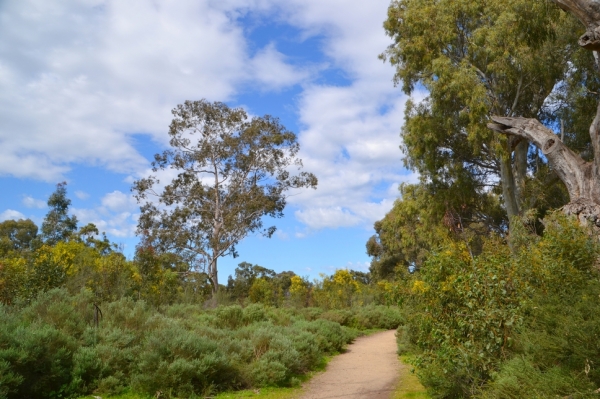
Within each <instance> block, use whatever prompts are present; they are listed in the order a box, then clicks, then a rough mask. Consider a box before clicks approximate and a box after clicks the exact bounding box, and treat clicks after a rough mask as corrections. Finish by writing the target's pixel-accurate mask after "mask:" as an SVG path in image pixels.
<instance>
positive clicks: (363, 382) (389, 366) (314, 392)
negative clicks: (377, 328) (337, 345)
mask: <svg viewBox="0 0 600 399" xmlns="http://www.w3.org/2000/svg"><path fill="white" fill-rule="evenodd" d="M395 332H396V331H395V330H390V331H384V332H380V333H377V334H373V335H370V336H368V337H361V338H358V339H357V340H356V341H355V342H354V343H353V344H352V345H349V346H348V350H347V351H346V352H345V353H343V354H341V355H339V356H336V357H335V358H333V359H332V360H331V362H330V363H329V364H328V365H327V369H326V370H325V372H324V373H322V374H319V375H317V376H315V377H314V378H313V379H312V380H311V381H309V382H308V383H307V384H306V386H305V392H304V394H303V395H302V396H301V397H300V399H329V398H348V399H359V398H360V399H384V398H385V399H388V398H390V396H391V394H392V392H393V391H394V388H395V386H396V383H397V382H398V376H399V372H400V362H399V361H398V355H397V354H396V338H395V335H394V333H395Z"/></svg>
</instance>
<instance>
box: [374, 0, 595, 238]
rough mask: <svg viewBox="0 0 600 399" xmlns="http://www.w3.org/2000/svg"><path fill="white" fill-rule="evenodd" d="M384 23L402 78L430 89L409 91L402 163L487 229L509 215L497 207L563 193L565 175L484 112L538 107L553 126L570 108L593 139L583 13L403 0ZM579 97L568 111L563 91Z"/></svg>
mask: <svg viewBox="0 0 600 399" xmlns="http://www.w3.org/2000/svg"><path fill="white" fill-rule="evenodd" d="M384 28H385V30H386V32H387V34H388V35H389V36H390V37H391V38H392V39H393V44H391V45H390V46H389V47H388V48H387V50H386V51H385V52H384V53H383V54H382V55H381V58H383V59H385V60H388V61H389V62H390V63H391V64H392V65H394V66H395V67H396V74H395V82H396V83H401V84H402V87H403V90H404V91H405V92H406V93H412V92H413V91H414V89H415V87H417V86H421V87H424V88H425V89H426V90H427V98H426V99H425V100H424V101H422V102H420V103H417V102H415V101H409V102H408V103H407V106H406V110H405V115H406V123H405V124H404V126H403V128H402V138H403V143H404V149H405V154H406V158H405V163H406V164H407V166H409V167H410V168H412V169H414V170H415V171H417V172H419V174H420V176H421V177H422V182H423V185H424V187H427V189H428V191H429V192H430V193H431V195H433V196H434V197H433V198H434V202H435V203H436V206H435V208H437V207H440V206H442V207H445V208H446V209H445V211H448V212H450V213H451V214H455V215H458V216H460V218H461V219H464V220H467V221H469V222H471V223H473V222H474V223H477V224H481V225H482V226H483V227H485V229H484V230H488V231H489V230H497V229H498V227H502V223H500V224H498V216H500V217H501V218H502V219H504V220H503V223H504V224H506V223H507V222H508V220H507V219H506V213H508V215H509V216H511V217H512V216H515V215H518V214H519V213H520V212H523V211H525V210H527V209H531V208H538V209H541V210H542V214H543V212H545V211H546V210H547V209H548V208H556V207H559V206H561V205H564V203H565V201H566V200H568V198H567V196H566V195H565V190H564V187H563V185H562V184H561V183H560V180H559V179H557V178H556V175H555V174H554V173H552V172H550V173H549V171H548V169H547V168H546V167H544V166H543V164H544V159H543V158H542V157H540V156H539V155H538V151H537V150H535V151H530V150H529V147H530V144H529V143H528V142H526V141H520V139H517V138H513V137H506V136H503V135H498V134H497V133H494V132H492V131H491V130H490V129H488V128H487V123H488V121H489V117H490V116H491V115H499V116H521V117H528V118H536V117H541V118H542V119H543V121H545V122H547V123H548V124H550V125H553V126H554V127H556V126H557V125H559V126H560V123H557V118H560V119H561V120H566V119H567V118H566V117H569V118H570V120H569V121H568V127H567V129H568V134H570V135H571V136H569V138H571V137H573V138H574V137H575V136H577V137H578V139H577V140H579V141H581V142H580V144H582V145H583V147H586V146H588V147H589V144H584V143H589V137H587V138H585V137H584V135H582V134H581V133H585V132H586V131H587V128H588V125H589V115H590V114H587V113H584V112H587V110H588V108H589V106H590V105H591V103H592V102H594V104H595V101H594V100H593V98H594V97H597V96H596V95H592V94H591V93H589V92H586V88H585V87H586V86H585V83H586V82H588V81H594V80H597V76H596V77H595V78H592V77H591V76H592V75H597V74H595V73H590V72H591V70H592V68H591V65H593V57H592V56H591V54H589V51H588V52H587V54H585V52H583V51H581V50H577V49H576V47H577V46H574V45H573V43H575V42H576V41H577V36H578V35H580V32H581V29H582V27H581V26H580V24H579V22H578V21H576V20H575V18H573V17H572V16H571V15H569V14H568V13H564V12H561V11H560V10H559V8H558V7H556V6H555V5H554V4H552V3H548V2H547V1H544V0H535V1H530V0H510V1H503V0H502V1H501V0H494V1H486V2H474V1H469V0H459V1H455V0H442V1H433V0H394V1H392V2H391V4H390V7H389V9H388V15H387V20H386V21H385V22H384ZM586 57H587V58H586ZM584 58H585V60H584ZM574 60H575V61H576V64H574V63H573V61H574ZM559 87H562V88H563V89H564V90H560V89H559ZM592 87H595V86H592ZM553 91H554V93H553ZM551 93H553V94H554V95H555V96H556V99H555V100H551V98H549V95H550V94H551ZM561 93H562V94H561ZM575 93H579V95H578V94H575ZM574 97H577V98H582V99H585V100H584V101H582V104H581V106H578V107H576V109H572V110H571V111H572V112H573V114H572V115H571V116H569V115H567V114H569V111H566V109H567V108H568V107H567V106H566V103H565V101H564V100H565V99H567V98H568V99H569V100H572V99H573V98H574ZM583 103H585V105H584V104H583ZM594 107H595V105H594ZM542 109H543V110H544V112H540V111H541V110H542ZM592 115H593V112H592ZM583 118H586V120H587V122H585V129H583V130H581V124H579V125H578V126H577V127H575V124H576V122H575V121H576V120H579V119H583ZM576 129H578V130H577V131H576ZM577 140H575V141H577ZM528 156H530V159H529V160H528ZM425 183H426V184H425ZM490 186H492V187H493V190H490ZM541 187H543V188H545V189H546V190H544V189H541ZM549 192H552V193H553V194H554V195H548V194H549ZM500 194H501V196H500ZM502 202H504V205H505V207H504V209H501V208H498V207H497V206H495V205H496V204H497V203H502ZM498 211H500V215H498ZM437 212H439V211H437ZM434 213H436V211H435V210H434ZM438 220H440V219H438ZM432 244H434V243H432Z"/></svg>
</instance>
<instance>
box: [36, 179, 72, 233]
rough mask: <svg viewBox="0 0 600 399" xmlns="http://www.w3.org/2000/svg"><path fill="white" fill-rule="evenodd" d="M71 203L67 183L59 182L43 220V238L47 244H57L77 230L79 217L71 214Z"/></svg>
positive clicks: (49, 200)
mask: <svg viewBox="0 0 600 399" xmlns="http://www.w3.org/2000/svg"><path fill="white" fill-rule="evenodd" d="M70 205H71V200H70V199H69V198H67V183H66V182H62V183H58V184H57V185H56V191H54V192H53V193H52V194H51V195H50V198H48V207H49V208H50V210H49V211H48V213H47V214H46V217H45V218H44V221H43V222H42V239H43V240H44V242H45V243H46V244H48V245H55V244H57V243H58V242H59V241H64V240H67V239H69V237H71V234H73V233H74V232H75V231H76V230H77V217H76V216H75V215H72V216H69V206H70Z"/></svg>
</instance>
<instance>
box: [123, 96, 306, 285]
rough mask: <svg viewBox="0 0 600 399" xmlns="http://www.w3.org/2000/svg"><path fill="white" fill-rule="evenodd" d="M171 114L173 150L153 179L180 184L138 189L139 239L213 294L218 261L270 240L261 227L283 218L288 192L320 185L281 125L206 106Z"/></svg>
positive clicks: (159, 159) (140, 184)
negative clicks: (187, 268)
mask: <svg viewBox="0 0 600 399" xmlns="http://www.w3.org/2000/svg"><path fill="white" fill-rule="evenodd" d="M172 113H173V116H174V118H173V121H172V122H171V125H170V129H169V136H170V146H171V148H170V149H168V150H166V151H164V152H163V153H162V154H156V155H155V160H154V162H153V164H152V165H153V171H154V173H156V172H158V171H159V170H160V171H164V172H165V175H168V174H170V173H172V174H175V177H173V179H172V180H171V181H170V182H169V183H168V184H166V185H165V186H164V188H160V187H161V186H160V181H159V178H158V177H157V176H156V175H151V176H149V177H147V178H143V179H140V180H138V181H136V182H135V183H134V185H133V188H132V190H133V191H134V193H135V196H136V198H137V200H138V202H140V203H143V204H142V205H141V216H140V219H139V223H138V234H141V235H142V236H143V239H144V241H145V242H146V243H147V244H148V245H151V246H152V247H154V248H155V249H157V250H159V251H161V252H174V253H177V254H178V255H180V256H182V257H183V258H184V259H187V260H188V261H189V262H191V263H190V264H191V265H192V267H197V268H202V269H204V270H205V271H206V273H207V274H208V276H209V278H210V280H211V283H212V287H213V294H214V293H216V292H217V290H218V288H219V282H218V275H217V260H218V259H219V258H220V257H222V256H226V255H234V256H235V255H236V250H235V246H236V245H237V244H238V243H239V242H240V240H242V239H243V238H244V237H246V236H247V235H248V234H249V233H251V232H261V233H262V234H264V235H265V236H268V237H270V236H271V235H272V234H273V233H274V232H275V226H271V227H267V228H264V226H263V220H262V218H263V216H271V217H275V218H277V217H281V216H283V210H284V208H285V205H286V194H287V192H288V190H290V189H295V188H303V187H311V188H316V186H317V178H316V177H315V175H314V174H312V173H309V172H303V171H300V170H301V168H302V161H301V159H299V158H298V157H297V154H298V151H299V149H300V147H299V144H298V142H297V138H296V135H295V134H294V133H293V132H290V131H288V130H287V129H286V128H285V127H284V126H282V125H281V124H280V122H279V120H278V119H277V118H273V117H271V116H268V115H266V116H263V117H252V118H250V117H248V115H247V114H246V112H245V111H244V110H243V109H241V108H229V107H228V106H227V105H226V104H223V103H220V102H214V103H211V102H208V101H206V100H200V101H186V102H185V103H184V104H180V105H178V106H177V107H176V108H175V109H173V111H172ZM170 171H172V172H170ZM151 197H154V200H153V201H152V200H150V198H151Z"/></svg>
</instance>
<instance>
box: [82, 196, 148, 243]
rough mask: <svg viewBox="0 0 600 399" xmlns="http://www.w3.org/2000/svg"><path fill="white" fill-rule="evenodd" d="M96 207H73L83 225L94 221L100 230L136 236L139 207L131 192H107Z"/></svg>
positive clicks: (118, 235)
mask: <svg viewBox="0 0 600 399" xmlns="http://www.w3.org/2000/svg"><path fill="white" fill-rule="evenodd" d="M100 203H101V205H99V206H97V207H95V208H73V209H72V210H71V212H72V213H73V214H74V215H75V216H77V219H78V220H79V224H80V225H81V226H83V225H86V224H88V223H94V224H95V225H96V227H97V228H98V230H99V231H100V232H106V233H107V234H110V235H111V236H113V237H118V238H130V237H133V236H135V231H136V228H137V219H138V217H139V213H138V212H137V211H138V207H137V204H136V201H135V199H134V198H133V196H132V195H131V194H125V193H122V192H121V191H113V192H111V193H108V194H105V195H104V197H102V199H101V201H100Z"/></svg>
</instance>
